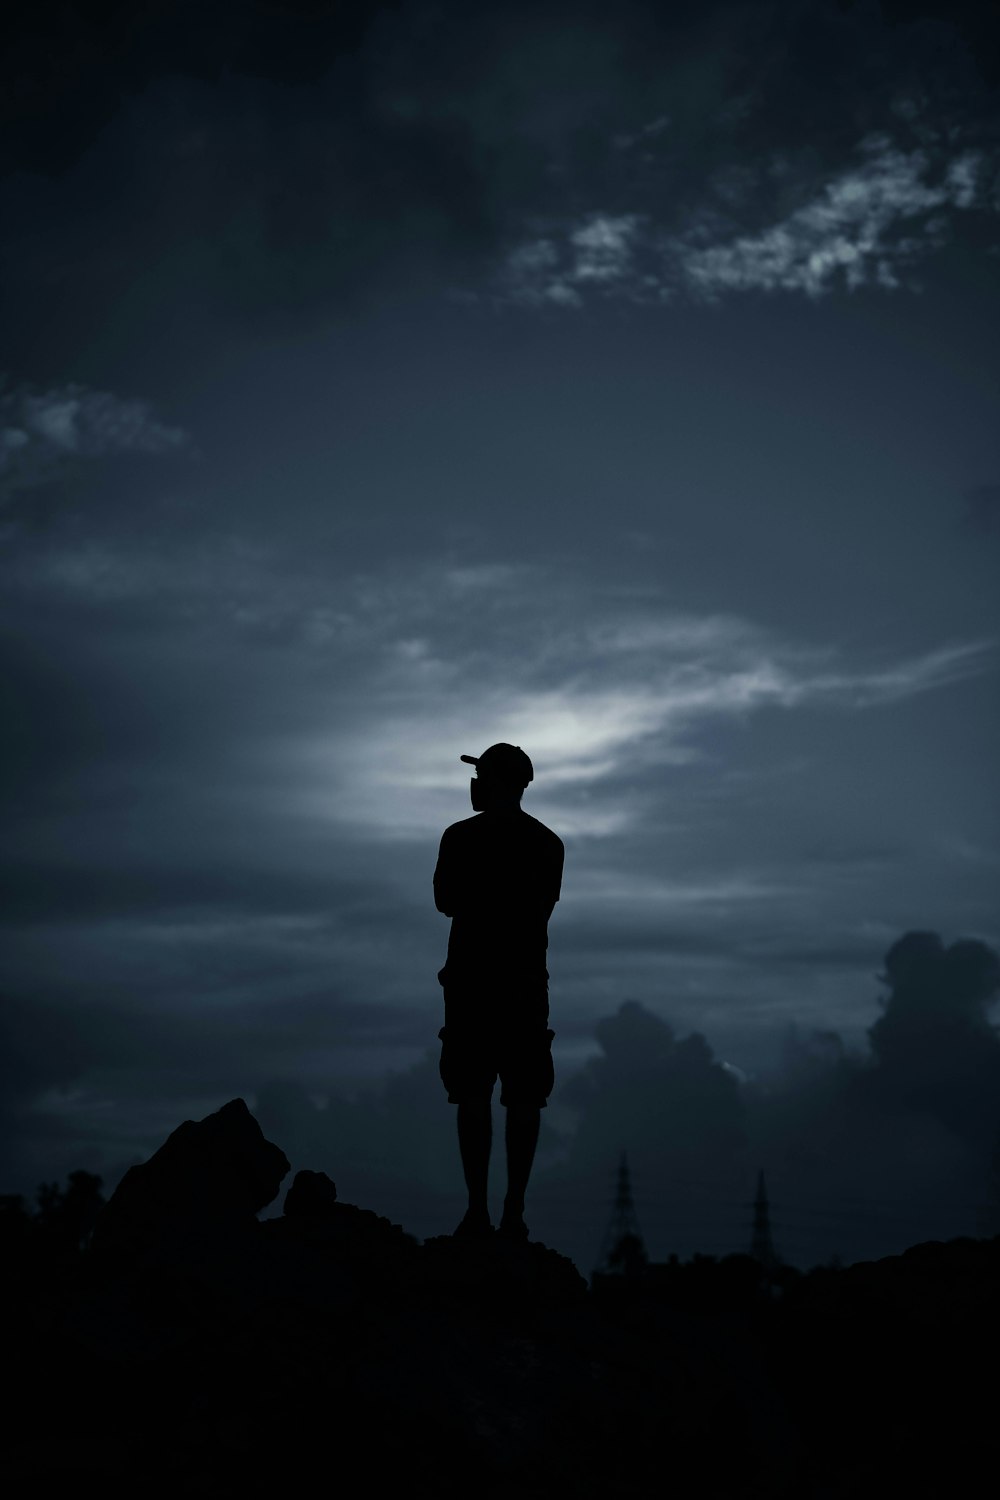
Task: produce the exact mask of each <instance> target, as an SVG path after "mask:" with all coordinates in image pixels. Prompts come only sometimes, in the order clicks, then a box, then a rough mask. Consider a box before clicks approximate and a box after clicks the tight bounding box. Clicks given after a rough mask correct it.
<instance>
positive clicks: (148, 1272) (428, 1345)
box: [4, 1100, 1000, 1500]
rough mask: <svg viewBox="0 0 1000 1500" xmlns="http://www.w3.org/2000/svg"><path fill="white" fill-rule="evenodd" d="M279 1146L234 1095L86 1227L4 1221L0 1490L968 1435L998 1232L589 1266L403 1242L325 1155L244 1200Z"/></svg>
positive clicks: (974, 1440)
mask: <svg viewBox="0 0 1000 1500" xmlns="http://www.w3.org/2000/svg"><path fill="white" fill-rule="evenodd" d="M288 1171H289V1164H288V1162H287V1160H286V1158H285V1156H284V1154H283V1153H282V1152H281V1150H280V1149H279V1148H278V1147H277V1146H275V1145H273V1144H272V1143H270V1142H268V1141H266V1140H265V1139H264V1137H263V1135H262V1133H261V1131H260V1128H259V1126H258V1125H257V1123H256V1121H255V1120H254V1119H253V1116H252V1115H251V1114H250V1112H249V1110H248V1109H247V1107H246V1105H245V1104H244V1103H243V1101H242V1100H234V1101H232V1102H231V1103H230V1104H227V1105H226V1106H225V1107H224V1108H223V1109H221V1110H219V1111H218V1112H217V1113H216V1114H214V1115H210V1116H208V1117H207V1118H206V1119H205V1120H202V1121H200V1122H191V1121H188V1122H186V1123H185V1124H183V1125H181V1126H180V1127H179V1128H178V1129H177V1130H176V1131H174V1133H173V1134H172V1135H171V1136H170V1137H169V1139H168V1140H167V1141H166V1142H165V1143H164V1145H163V1146H162V1147H161V1148H160V1150H159V1151H158V1152H156V1154H155V1155H154V1156H153V1157H152V1158H151V1159H150V1160H149V1161H148V1162H147V1163H145V1164H144V1165H143V1166H140V1167H134V1168H132V1170H131V1171H130V1172H128V1173H127V1174H126V1176H125V1177H124V1178H123V1180H122V1182H121V1184H120V1185H119V1187H118V1189H117V1191H116V1192H115V1194H114V1195H113V1197H112V1199H111V1201H110V1202H109V1203H108V1204H107V1205H106V1206H105V1208H104V1209H103V1210H102V1212H101V1214H100V1217H99V1218H98V1221H97V1224H96V1226H95V1228H94V1232H93V1236H92V1239H91V1242H90V1244H89V1246H88V1247H87V1248H86V1249H84V1250H80V1249H78V1248H76V1247H75V1246H70V1245H68V1244H66V1243H65V1242H62V1243H60V1242H58V1241H57V1242H54V1243H45V1242H43V1240H42V1239H41V1238H39V1237H38V1236H32V1235H30V1234H26V1233H21V1232H17V1233H8V1234H7V1235H6V1240H7V1243H6V1246H5V1251H6V1258H7V1267H6V1269H7V1275H6V1276H5V1278H4V1289H5V1298H6V1308H5V1312H4V1324H5V1328H6V1330H7V1338H6V1340H5V1363H6V1366H7V1374H8V1384H9V1387H10V1388H11V1390H12V1395H11V1396H10V1397H9V1398H8V1402H7V1411H8V1418H9V1423H8V1435H7V1437H6V1439H5V1444H4V1467H5V1470H6V1473H7V1476H8V1481H9V1482H11V1483H12V1485H13V1488H12V1490H11V1493H14V1494H22V1493H27V1492H28V1491H29V1489H30V1491H31V1492H32V1493H41V1494H49V1493H57V1492H59V1491H60V1490H62V1489H63V1488H64V1487H65V1488H67V1489H68V1488H69V1487H71V1486H72V1487H73V1488H74V1489H78V1488H80V1487H81V1486H82V1487H84V1488H87V1487H89V1486H93V1487H94V1488H98V1489H99V1490H100V1491H101V1493H102V1494H103V1495H105V1496H107V1495H109V1494H110V1495H115V1496H117V1495H119V1494H120V1495H126V1494H127V1495H129V1496H134V1495H137V1494H142V1495H161V1494H162V1495H167V1494H170V1495H171V1496H176V1495H178V1494H182V1495H185V1496H191V1495H194V1496H200V1495H206V1496H207V1495H213V1496H218V1495H230V1494H231V1495H240V1494H257V1493H262V1494H263V1493H278V1492H281V1491H285V1490H287V1489H288V1488H289V1487H290V1486H291V1487H298V1486H300V1485H303V1484H309V1485H310V1487H311V1486H313V1485H314V1484H318V1485H320V1486H321V1487H322V1488H323V1489H326V1488H327V1487H329V1488H330V1489H332V1490H336V1489H338V1488H341V1487H344V1486H349V1487H350V1488H351V1489H357V1488H358V1487H363V1488H364V1489H365V1490H371V1489H374V1490H375V1491H376V1492H381V1491H382V1490H387V1491H388V1492H389V1493H394V1492H399V1493H404V1494H406V1495H407V1496H414V1495H416V1496H423V1495H428V1496H429V1495H441V1496H451V1495H455V1496H463V1497H465V1496H475V1497H485V1500H500V1497H508V1496H509V1497H513V1496H518V1497H557V1496H583V1497H589V1496H594V1497H597V1496H602V1497H604V1496H609V1495H612V1496H615V1497H630V1496H637V1497H638V1496H640V1495H642V1496H647V1495H649V1494H650V1493H653V1492H655V1491H656V1490H661V1491H663V1492H664V1493H673V1494H674V1495H682V1496H684V1495H688V1494H690V1495H695V1494H697V1495H698V1496H704V1495H712V1496H714V1495H719V1496H726V1497H733V1500H735V1497H742V1496H747V1497H750V1496H760V1497H781V1496H788V1497H796V1500H798V1497H817V1500H819V1497H831V1500H832V1497H841V1496H843V1497H847V1496H848V1495H850V1496H858V1495H866V1494H873V1495H874V1494H875V1493H880V1494H885V1493H890V1494H891V1493H900V1492H902V1491H903V1489H904V1488H906V1487H914V1488H915V1487H916V1486H917V1485H918V1484H919V1485H920V1487H921V1488H923V1489H925V1488H926V1487H927V1486H928V1485H932V1486H935V1487H940V1488H942V1489H944V1488H945V1487H947V1489H948V1490H949V1491H950V1492H951V1493H957V1494H965V1493H972V1492H973V1485H974V1484H975V1485H976V1486H977V1487H978V1483H979V1481H978V1478H974V1477H973V1476H975V1475H976V1471H977V1469H978V1467H980V1466H981V1465H983V1464H987V1465H988V1466H989V1467H990V1468H991V1467H992V1465H993V1453H992V1450H993V1441H992V1440H993V1429H994V1422H995V1402H996V1390H995V1378H994V1376H993V1365H994V1362H995V1356H996V1346H997V1333H998V1327H1000V1241H997V1240H993V1241H954V1242H951V1243H949V1244H945V1245H940V1244H931V1245H923V1246H918V1247H915V1248H914V1249H913V1250H911V1251H909V1252H907V1254H906V1255H904V1256H901V1257H897V1258H895V1259H893V1260H887V1261H880V1262H874V1263H870V1264H867V1265H856V1266H852V1267H850V1268H848V1269H846V1270H822V1271H816V1272H812V1273H810V1274H809V1275H804V1276H803V1275H800V1274H798V1273H794V1272H779V1273H777V1274H776V1275H773V1276H765V1275H764V1273H763V1272H762V1271H761V1269H760V1268H759V1267H758V1266H757V1265H756V1264H755V1263H754V1262H753V1261H750V1260H749V1259H747V1258H745V1257H731V1258H729V1259H727V1260H723V1261H718V1262H717V1261H713V1260H709V1259H696V1260H695V1261H692V1262H688V1263H686V1264H684V1265H673V1266H666V1267H659V1268H653V1270H652V1271H651V1272H650V1273H649V1274H647V1275H644V1276H642V1277H638V1278H635V1279H633V1280H627V1279H624V1278H623V1279H619V1280H617V1281H614V1282H608V1283H606V1284H604V1285H603V1286H601V1287H599V1288H597V1289H595V1290H593V1291H592V1290H589V1289H588V1287H587V1284H586V1283H585V1281H584V1280H583V1278H582V1277H581V1276H580V1274H579V1272H578V1271H577V1269H576V1268H575V1266H574V1265H573V1264H572V1262H570V1261H568V1260H567V1259H566V1258H565V1257H563V1256H561V1255H559V1254H558V1253H557V1252H556V1251H555V1250H553V1249H549V1248H547V1247H546V1246H544V1245H541V1244H527V1245H519V1244H510V1243H506V1242H503V1241H500V1240H492V1239H491V1240H487V1241H484V1242H473V1243H468V1242H463V1241H460V1240H453V1239H450V1238H440V1239H433V1240H429V1241H427V1242H426V1243H424V1244H419V1243H418V1242H417V1241H416V1240H414V1239H413V1238H412V1237H411V1236H409V1235H407V1234H406V1233H405V1232H404V1231H403V1229H401V1228H400V1227H399V1226H397V1225H393V1224H390V1223H389V1222H388V1221H387V1220H385V1219H381V1218H379V1217H377V1216H376V1215H375V1214H372V1213H369V1212H366V1211H365V1210H364V1209H361V1208H358V1207H355V1206H354V1205H351V1204H344V1203H341V1202H339V1201H338V1199H337V1193H336V1188H335V1186H334V1184H333V1183H332V1182H331V1181H330V1179H329V1178H328V1177H326V1176H324V1175H323V1174H322V1173H315V1172H300V1173H299V1174H298V1175H297V1176H296V1178H295V1181H294V1183H293V1184H292V1187H291V1189H290V1190H289V1192H288V1194H287V1196H286V1200H285V1206H284V1214H283V1216H282V1217H281V1218H279V1219H270V1220H264V1221H261V1220H259V1219H258V1218H257V1215H258V1213H259V1212H260V1210H261V1209H262V1208H264V1207H265V1206H266V1205H267V1204H268V1203H270V1202H272V1201H273V1200H274V1199H275V1197H276V1196H277V1194H278V1191H279V1188H280V1185H281V1183H282V1180H283V1179H284V1177H285V1176H286V1175H287V1173H288ZM12 1222H13V1221H12V1220H11V1221H10V1223H12ZM10 1223H8V1229H9V1228H10Z"/></svg>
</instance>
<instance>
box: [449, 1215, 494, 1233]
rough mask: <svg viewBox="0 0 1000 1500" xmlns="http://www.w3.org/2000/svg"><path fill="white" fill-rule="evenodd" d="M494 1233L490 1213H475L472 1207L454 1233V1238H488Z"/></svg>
mask: <svg viewBox="0 0 1000 1500" xmlns="http://www.w3.org/2000/svg"><path fill="white" fill-rule="evenodd" d="M493 1233H494V1230H493V1225H492V1224H491V1223H490V1218H489V1214H474V1213H473V1212H472V1211H471V1209H470V1210H469V1212H468V1213H467V1214H466V1215H465V1218H464V1219H463V1220H462V1222H461V1224H459V1226H458V1228H457V1229H456V1230H455V1232H454V1234H453V1235H452V1239H453V1240H488V1239H490V1238H491V1237H492V1235H493Z"/></svg>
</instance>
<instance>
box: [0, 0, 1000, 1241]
mask: <svg viewBox="0 0 1000 1500" xmlns="http://www.w3.org/2000/svg"><path fill="white" fill-rule="evenodd" d="M102 17H103V18H102V19H95V18H94V17H93V16H89V17H88V16H86V15H85V13H84V10H83V9H82V8H81V10H80V12H79V14H77V12H76V11H75V10H74V8H73V7H72V6H69V7H67V6H65V5H56V4H55V3H51V4H49V3H42V4H36V5H33V6H32V7H29V8H27V9H26V11H25V14H24V16H23V18H22V20H21V22H20V23H19V28H20V29H17V28H15V31H14V34H13V38H12V41H11V44H10V46H9V47H7V48H6V56H5V61H4V64H3V66H4V68H5V69H6V70H7V74H8V77H7V80H6V84H5V90H4V93H5V98H6V99H7V101H8V102H7V103H6V104H5V117H4V126H3V149H2V153H0V166H2V170H3V177H2V181H0V220H2V223H3V226H4V229H3V240H2V245H0V298H2V305H3V326H4V354H3V362H4V366H5V370H6V375H5V378H4V383H3V386H2V388H0V485H2V491H0V507H2V508H0V548H2V552H0V568H2V589H0V617H2V618H0V628H2V650H3V675H2V682H3V695H4V699H5V707H4V710H3V730H2V735H3V741H2V743H3V746H4V757H5V774H4V777H3V795H4V799H5V809H4V827H5V835H4V842H3V848H4V865H3V883H4V913H3V922H4V935H3V991H4V997H5V1008H6V1011H7V1013H8V1016H9V1023H10V1027H11V1030H12V1037H13V1049H12V1050H11V1051H9V1052H8V1059H9V1061H8V1064H7V1073H8V1075H9V1076H8V1078H7V1096H6V1102H5V1105H4V1116H3V1122H4V1158H3V1160H4V1172H5V1183H4V1186H6V1187H7V1188H18V1189H23V1188H28V1187H30V1186H31V1185H32V1183H33V1182H35V1181H37V1180H38V1178H39V1176H49V1177H58V1176H61V1175H63V1173H64V1172H65V1171H68V1170H69V1169H71V1168H72V1167H74V1166H79V1165H85V1166H88V1167H90V1168H91V1169H93V1170H97V1171H100V1172H102V1173H103V1174H104V1175H105V1177H106V1178H107V1179H108V1180H110V1181H113V1180H114V1179H115V1178H116V1176H117V1174H118V1173H119V1172H120V1171H121V1170H122V1168H123V1166H124V1165H125V1164H127V1162H129V1161H131V1160H135V1159H137V1158H138V1157H139V1156H141V1155H143V1154H145V1152H146V1151H148V1150H149V1149H150V1148H151V1147H152V1146H155V1145H156V1144H157V1143H158V1141H159V1140H160V1139H161V1138H162V1135H163V1134H164V1132H165V1130H167V1129H170V1128H172V1127H173V1125H174V1124H176V1123H178V1122H179V1120H180V1119H182V1118H184V1117H185V1116H187V1115H198V1114H203V1113H205V1112H206V1111H207V1110H208V1109H211V1108H215V1107H217V1106H218V1104H220V1103H221V1102H223V1101H224V1100H225V1099H227V1098H230V1097H232V1096H234V1095H237V1094H240V1095H243V1096H245V1097H247V1098H248V1099H249V1100H251V1101H254V1100H255V1099H258V1098H259V1097H263V1096H264V1095H265V1094H266V1093H267V1090H271V1093H272V1096H274V1097H277V1095H276V1094H275V1090H277V1091H278V1093H280V1091H281V1089H282V1088H284V1089H285V1090H286V1091H287V1090H288V1089H291V1088H295V1089H299V1090H300V1091H301V1100H303V1101H306V1100H307V1101H310V1107H316V1106H319V1105H322V1104H323V1102H324V1101H326V1100H328V1099H329V1097H330V1095H331V1093H332V1094H333V1095H334V1096H335V1098H337V1099H340V1100H342V1101H349V1100H350V1099H351V1098H356V1097H357V1093H358V1089H359V1088H362V1087H363V1086H368V1085H370V1084H372V1083H373V1081H375V1080H378V1079H380V1078H383V1077H385V1076H386V1075H393V1076H395V1077H397V1081H398V1078H399V1077H400V1076H403V1075H405V1076H406V1077H410V1076H413V1077H416V1076H417V1075H418V1074H419V1075H420V1076H423V1075H422V1074H421V1069H426V1067H427V1066H428V1064H427V1062H426V1056H425V1055H426V1053H427V1049H428V1048H431V1047H433V1046H434V1045H435V1037H436V1032H437V1028H438V1026H439V1024H440V1017H439V1011H440V1004H441V1002H440V990H439V988H438V986H437V984H436V981H435V974H436V970H437V968H438V967H439V965H440V963H441V961H442V957H443V952H444V946H445V942H446V937H447V932H446V923H445V921H444V919H443V918H441V917H440V916H439V915H438V914H437V913H436V912H435V910H434V907H433V902H432V898H431V890H430V878H431V873H432V870H433V866H434V860H435V855H436V849H437V841H438V838H439V836H440V832H441V829H442V828H443V827H444V826H445V825H446V824H447V823H449V822H452V821H454V820H456V819H457V818H460V817H464V816H466V815H467V814H468V812H469V807H468V792H467V785H468V783H467V776H466V769H467V768H465V767H463V766H462V765H461V763H460V762H459V759H458V757H459V755H460V754H462V753H471V754H475V753H478V752H479V751H480V750H481V749H483V748H484V747H485V746H486V745H488V744H490V743H492V742H493V741H496V740H499V739H503V740H508V741H511V742H514V743H517V744H521V745H523V746H524V748H525V749H526V750H527V751H528V753H529V754H530V755H531V757H532V759H533V761H534V764H535V768H536V781H535V784H534V785H533V786H532V787H531V788H530V790H529V793H528V794H527V798H526V803H525V806H526V807H527V809H528V810H529V811H531V812H532V813H534V814H535V815H536V816H539V817H541V818H542V819H543V820H544V821H545V822H547V823H549V824H550V825H551V826H552V827H553V828H555V829H556V830H557V831H558V832H559V833H560V834H561V835H562V837H563V838H564V840H565V843H566V848H567V861H566V877H565V883H564V889H563V900H562V902H561V904H560V906H559V907H558V908H557V911H556V914H555V916H554V918H553V921H552V924H551V963H550V968H551V971H552V987H551V994H552V1007H553V1026H554V1028H555V1030H556V1034H557V1038H556V1060H557V1068H558V1070H559V1076H560V1079H561V1080H569V1079H570V1078H572V1077H573V1076H574V1074H576V1073H578V1070H579V1069H580V1068H581V1067H583V1066H584V1065H585V1064H587V1063H588V1059H589V1060H590V1066H591V1068H593V1067H594V1066H596V1064H595V1063H594V1061H593V1060H594V1059H595V1058H596V1057H598V1054H599V1047H598V1043H597V1042H596V1041H595V1036H594V1028H595V1025H596V1024H597V1023H598V1022H599V1021H601V1019H602V1018H607V1017H609V1016H611V1015H613V1014H614V1013H615V1012H616V1011H618V1008H619V1006H620V1005H621V1004H622V1002H623V1001H626V1000H633V1001H637V1002H639V1004H640V1006H641V1007H642V1014H643V1015H645V1014H646V1013H647V1012H648V1013H649V1014H650V1015H651V1016H653V1017H655V1018H658V1020H659V1021H660V1022H662V1023H663V1024H664V1025H669V1026H670V1027H671V1028H673V1030H674V1032H675V1033H676V1035H677V1036H686V1035H687V1034H688V1033H690V1032H691V1031H700V1032H702V1033H704V1035H705V1037H706V1038H707V1039H708V1043H709V1045H710V1047H711V1048H712V1049H713V1054H714V1057H715V1058H716V1060H717V1062H718V1061H725V1062H726V1063H728V1064H730V1065H731V1066H732V1067H733V1068H735V1069H738V1070H740V1073H741V1074H742V1075H745V1076H746V1077H748V1078H749V1079H750V1080H751V1082H752V1081H753V1080H754V1079H758V1078H761V1077H764V1076H765V1075H766V1074H767V1072H768V1070H769V1069H773V1068H774V1067H775V1066H776V1065H777V1063H776V1060H777V1059H778V1058H779V1057H780V1056H787V1048H788V1045H789V1037H790V1036H791V1035H793V1034H794V1035H795V1036H798V1037H800V1038H801V1037H808V1036H810V1035H813V1034H815V1033H824V1034H830V1033H836V1034H837V1036H838V1037H839V1038H840V1042H839V1043H838V1045H842V1046H843V1047H845V1048H846V1049H848V1051H850V1050H851V1049H854V1052H855V1053H856V1055H857V1056H858V1057H859V1058H862V1059H863V1058H864V1056H865V1055H866V1054H865V1049H867V1048H868V1045H869V1044H868V1039H867V1029H868V1028H869V1027H870V1026H871V1025H872V1023H873V1022H874V1021H875V1020H876V1018H877V1017H878V1015H879V997H880V995H883V994H884V990H883V987H882V986H880V984H879V982H878V978H877V975H878V974H879V972H880V970H881V967H882V962H883V958H884V955H885V953H886V951H887V949H888V948H889V946H890V945H891V944H892V943H893V942H894V941H895V940H896V939H897V938H899V937H900V936H901V935H902V934H903V933H905V932H907V931H909V930H913V929H917V930H920V929H924V930H930V931H934V932H938V933H940V934H941V935H942V938H943V939H944V941H945V942H946V943H951V942H954V941H955V940H956V939H963V938H975V939H979V940H981V941H983V942H986V943H989V944H994V945H995V944H996V943H997V942H998V940H1000V923H998V918H997V904H996V896H997V888H998V873H1000V828H998V821H1000V820H998V803H997V797H996V776H995V767H996V764H997V740H998V734H997V730H998V717H1000V716H998V694H997V678H998V668H1000V609H998V599H1000V590H998V588H997V572H998V563H1000V451H998V442H997V433H998V431H1000V421H998V400H997V374H998V365H1000V361H998V357H997V340H996V328H997V326H998V313H1000V278H998V270H1000V120H998V109H997V103H998V97H1000V96H998V92H997V81H998V77H1000V69H998V66H997V49H996V32H995V28H994V27H992V26H991V24H990V22H989V19H988V17H987V8H986V7H982V6H976V5H975V4H969V5H950V6H945V5H943V4H942V5H938V6H935V5H919V6H907V5H905V4H901V3H892V4H889V3H886V4H884V5H881V6H880V5H879V4H877V3H858V4H848V3H841V4H838V3H834V0H806V3H797V4H791V5H785V4H779V3H758V0H747V3H731V4H708V5H706V4H704V3H698V4H679V5H672V6H669V7H667V6H661V5H654V4H651V3H640V0H623V3H618V4H615V5H613V6H609V5H602V4H596V3H594V4H588V3H573V4H571V3H568V0H567V3H561V0H541V3H539V0H534V3H531V4H528V3H518V0H497V3H496V4H486V5H478V6H476V5H469V4H459V3H457V0H456V3H451V0H444V3H438V4H431V3H417V0H397V3H392V4H389V3H384V4H377V3H367V4H366V3H360V0H357V3H354V4H349V5H343V4H338V5H334V4H332V3H326V0H310V3H306V0H299V3H292V4H285V5H278V4H265V3H263V0H212V3H209V4H199V5H193V4H189V3H184V0H167V3H148V4H145V5H138V6H137V5H135V4H134V3H133V4H129V5H120V6H114V5H113V6H109V7H103V8H102ZM629 1013H630V1014H631V1012H629ZM792 1028H794V1033H793V1031H792V1030H791V1029H792ZM783 1049H784V1051H783ZM581 1076H582V1077H585V1076H586V1075H581ZM730 1076H733V1077H735V1076H736V1075H735V1074H733V1075H730ZM576 1087H577V1089H578V1091H579V1088H580V1087H582V1084H580V1083H578V1084H577V1085H576ZM372 1097H374V1096H372ZM433 1097H434V1105H433V1107H434V1108H438V1107H440V1111H441V1115H442V1118H443V1123H444V1126H445V1127H446V1128H447V1129H449V1130H450V1129H451V1120H450V1117H449V1115H448V1112H447V1106H446V1105H445V1103H444V1097H443V1094H442V1095H441V1096H440V1100H438V1096H437V1095H436V1094H435V1095H434V1096H433ZM428 1098H430V1095H428ZM572 1098H573V1089H572V1088H569V1090H568V1093H567V1095H566V1098H565V1099H564V1101H563V1103H562V1104H561V1105H560V1103H559V1094H558V1092H557V1095H556V1096H555V1097H554V1100H553V1109H552V1110H551V1111H550V1117H551V1120H552V1121H553V1122H555V1123H558V1124H561V1127H562V1128H564V1129H565V1130H567V1131H570V1132H572V1129H573V1127H574V1119H575V1117H574V1114H573V1110H572V1108H571V1106H570V1101H571V1099H572ZM303 1107H306V1106H305V1104H303ZM330 1107H331V1108H332V1105H331V1106H330ZM344 1107H345V1108H346V1104H345V1106H344ZM435 1128H436V1127H435ZM552 1128H553V1129H554V1128H555V1125H553V1127H552ZM609 1130H610V1131H611V1132H612V1134H613V1127H612V1126H609ZM609 1139H610V1136H609ZM623 1144H627V1143H623ZM385 1149H386V1151H387V1152H390V1154H391V1148H390V1147H389V1146H386V1148H385ZM310 1164H315V1165H320V1164H322V1165H327V1164H326V1163H325V1162H324V1163H319V1162H317V1163H310V1162H306V1161H300V1162H296V1165H310ZM745 1165H746V1164H745ZM754 1165H756V1163H754ZM612 1168H613V1159H611V1160H609V1162H608V1166H607V1172H608V1173H610V1171H611V1170H612ZM327 1169H328V1170H330V1171H331V1173H332V1175H334V1176H337V1175H338V1164H337V1162H336V1161H333V1162H332V1163H330V1164H329V1165H327ZM456 1170H457V1168H456V1165H455V1163H454V1162H453V1161H451V1160H449V1161H448V1163H447V1171H448V1173H453V1172H455V1171H456ZM594 1170H595V1171H596V1170H597V1166H596V1165H595V1167H594ZM601 1170H603V1167H602V1168H601ZM942 1170H943V1169H942ZM400 1174H401V1175H405V1173H404V1171H403V1167H402V1166H401V1167H400ZM372 1206H376V1207H377V1206H379V1205H378V1204H377V1203H375V1204H373V1205H372ZM555 1232H557V1231H555V1230H554V1231H553V1233H555ZM657 1248H659V1247H657Z"/></svg>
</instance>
